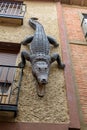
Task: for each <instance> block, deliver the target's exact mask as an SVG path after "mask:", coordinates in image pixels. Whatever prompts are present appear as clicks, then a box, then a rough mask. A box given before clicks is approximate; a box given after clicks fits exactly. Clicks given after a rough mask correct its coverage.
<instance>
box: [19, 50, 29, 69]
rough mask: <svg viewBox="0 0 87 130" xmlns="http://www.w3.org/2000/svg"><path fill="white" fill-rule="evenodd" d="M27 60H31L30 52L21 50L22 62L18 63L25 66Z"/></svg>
mask: <svg viewBox="0 0 87 130" xmlns="http://www.w3.org/2000/svg"><path fill="white" fill-rule="evenodd" d="M26 60H28V61H30V54H29V53H28V52H27V51H22V52H21V62H20V63H19V64H18V66H19V67H25V64H26Z"/></svg>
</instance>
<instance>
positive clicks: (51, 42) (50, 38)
mask: <svg viewBox="0 0 87 130" xmlns="http://www.w3.org/2000/svg"><path fill="white" fill-rule="evenodd" d="M47 38H48V41H49V42H50V44H52V45H54V47H57V46H59V44H58V43H57V41H56V40H55V39H54V38H53V37H51V36H47Z"/></svg>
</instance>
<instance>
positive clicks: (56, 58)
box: [51, 54, 65, 69]
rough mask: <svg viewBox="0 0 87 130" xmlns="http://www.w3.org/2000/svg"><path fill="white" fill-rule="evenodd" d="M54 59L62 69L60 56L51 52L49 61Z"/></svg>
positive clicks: (63, 65)
mask: <svg viewBox="0 0 87 130" xmlns="http://www.w3.org/2000/svg"><path fill="white" fill-rule="evenodd" d="M54 61H57V63H58V67H59V68H60V69H64V67H65V64H63V63H62V62H61V58H60V56H59V54H53V55H52V56H51V63H53V62H54Z"/></svg>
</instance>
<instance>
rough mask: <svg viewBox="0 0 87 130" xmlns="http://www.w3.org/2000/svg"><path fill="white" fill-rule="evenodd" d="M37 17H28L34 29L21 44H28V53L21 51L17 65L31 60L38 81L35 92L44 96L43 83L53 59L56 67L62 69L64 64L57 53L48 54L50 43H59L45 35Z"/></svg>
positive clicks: (45, 81)
mask: <svg viewBox="0 0 87 130" xmlns="http://www.w3.org/2000/svg"><path fill="white" fill-rule="evenodd" d="M37 20H38V19H37V18H30V19H29V24H30V26H31V27H32V28H33V29H34V30H36V31H35V33H34V36H29V37H27V38H25V39H24V40H23V41H22V42H21V44H22V45H27V44H29V43H31V44H30V53H29V52H27V51H22V52H21V60H22V61H21V62H20V63H19V65H20V66H21V67H24V66H25V64H26V60H28V61H30V62H31V65H32V73H33V75H34V76H35V78H36V80H37V81H38V87H37V94H38V96H40V97H43V96H44V92H45V91H44V87H43V86H44V85H45V84H47V81H48V75H49V70H50V65H51V63H53V62H54V61H57V63H58V67H59V68H60V69H64V67H65V64H63V63H62V62H61V58H60V56H59V54H57V53H56V54H53V55H52V56H50V45H49V43H51V44H52V45H54V47H57V46H58V45H59V44H58V43H57V42H56V40H55V39H54V38H52V37H50V36H46V34H45V31H44V28H43V26H42V25H41V24H40V23H39V22H38V21H37Z"/></svg>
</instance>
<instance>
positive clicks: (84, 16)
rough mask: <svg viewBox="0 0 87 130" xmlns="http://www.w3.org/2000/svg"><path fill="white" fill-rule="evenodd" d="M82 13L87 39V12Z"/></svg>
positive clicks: (83, 27) (82, 24)
mask: <svg viewBox="0 0 87 130" xmlns="http://www.w3.org/2000/svg"><path fill="white" fill-rule="evenodd" d="M82 15H83V19H82V23H81V26H82V29H83V32H84V35H85V38H86V40H87V14H82Z"/></svg>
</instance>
